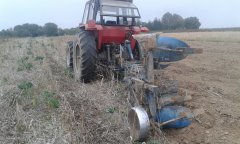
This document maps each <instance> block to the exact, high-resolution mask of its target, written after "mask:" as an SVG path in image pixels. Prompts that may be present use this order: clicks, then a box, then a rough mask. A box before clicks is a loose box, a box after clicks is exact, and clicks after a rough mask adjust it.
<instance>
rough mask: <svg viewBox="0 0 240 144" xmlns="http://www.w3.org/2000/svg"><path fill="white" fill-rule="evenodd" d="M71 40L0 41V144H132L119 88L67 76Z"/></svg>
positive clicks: (126, 108)
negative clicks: (66, 56) (82, 82)
mask: <svg viewBox="0 0 240 144" xmlns="http://www.w3.org/2000/svg"><path fill="white" fill-rule="evenodd" d="M71 39H73V37H68V36H66V37H53V38H44V37H42V38H24V39H1V40H0V41H1V42H0V49H1V51H0V52H1V53H0V58H1V59H0V61H1V63H0V73H1V75H0V113H1V117H0V128H1V129H0V143H6V144H7V143H34V144H38V143H39V144H40V143H56V144H60V143H61V144H64V143H131V141H130V137H129V130H128V125H127V119H126V115H127V111H128V104H127V100H126V99H127V97H126V95H125V94H124V93H123V92H122V91H124V90H123V89H124V86H123V85H121V84H119V83H116V82H115V81H110V82H103V81H99V82H96V83H94V84H88V85H84V84H79V83H75V82H74V80H73V79H72V78H70V77H68V75H66V73H65V45H66V42H67V41H68V40H71ZM26 57H27V58H26ZM27 63H29V64H31V65H32V67H30V68H25V64H27ZM19 67H21V69H19ZM46 97H48V98H47V99H46ZM49 97H50V98H49ZM58 103H59V104H58Z"/></svg>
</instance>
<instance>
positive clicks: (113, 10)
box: [101, 6, 140, 18]
mask: <svg viewBox="0 0 240 144" xmlns="http://www.w3.org/2000/svg"><path fill="white" fill-rule="evenodd" d="M101 15H102V16H116V17H131V18H140V14H139V12H138V9H137V8H128V7H116V6H102V14H101Z"/></svg>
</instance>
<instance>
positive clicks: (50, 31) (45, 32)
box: [0, 23, 78, 37]
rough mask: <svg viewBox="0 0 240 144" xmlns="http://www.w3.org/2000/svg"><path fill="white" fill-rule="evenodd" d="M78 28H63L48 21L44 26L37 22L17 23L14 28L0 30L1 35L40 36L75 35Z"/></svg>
mask: <svg viewBox="0 0 240 144" xmlns="http://www.w3.org/2000/svg"><path fill="white" fill-rule="evenodd" d="M77 32H78V28H71V29H62V28H59V27H58V26H57V25H56V24H55V23H46V24H45V25H44V26H39V25H37V24H29V23H26V24H23V25H17V26H15V27H14V28H10V29H7V30H2V31H0V37H39V36H62V35H74V34H76V33H77Z"/></svg>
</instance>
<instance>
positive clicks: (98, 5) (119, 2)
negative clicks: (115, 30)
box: [82, 0, 140, 26]
mask: <svg viewBox="0 0 240 144" xmlns="http://www.w3.org/2000/svg"><path fill="white" fill-rule="evenodd" d="M139 19H140V14H139V11H138V8H137V7H136V6H135V5H134V4H133V3H132V1H131V0H90V1H88V2H87V3H86V6H85V10H84V15H83V19H82V24H86V23H87V22H88V21H89V20H94V21H95V22H96V24H99V25H106V26H135V25H136V24H137V22H138V20H139Z"/></svg>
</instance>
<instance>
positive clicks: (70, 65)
mask: <svg viewBox="0 0 240 144" xmlns="http://www.w3.org/2000/svg"><path fill="white" fill-rule="evenodd" d="M73 45H74V42H73V41H69V42H68V43H67V49H66V66H67V69H68V70H70V71H73Z"/></svg>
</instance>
